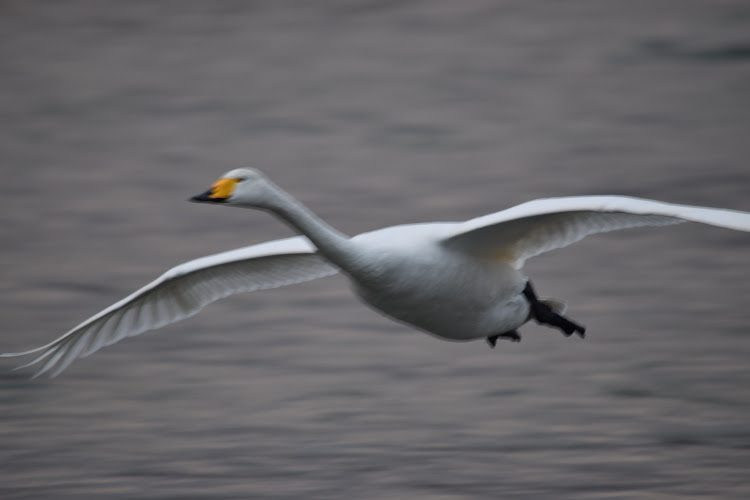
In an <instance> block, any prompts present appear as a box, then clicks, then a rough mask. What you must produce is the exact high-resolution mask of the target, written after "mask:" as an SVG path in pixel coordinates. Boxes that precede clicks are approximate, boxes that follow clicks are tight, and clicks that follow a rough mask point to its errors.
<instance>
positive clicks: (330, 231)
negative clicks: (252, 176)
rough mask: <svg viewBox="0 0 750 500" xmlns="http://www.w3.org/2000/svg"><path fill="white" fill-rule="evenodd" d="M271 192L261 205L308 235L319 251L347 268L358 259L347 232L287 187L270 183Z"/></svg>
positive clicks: (334, 262) (341, 266) (345, 269)
mask: <svg viewBox="0 0 750 500" xmlns="http://www.w3.org/2000/svg"><path fill="white" fill-rule="evenodd" d="M269 185H270V188H271V189H270V193H268V194H269V197H268V199H267V202H266V203H264V206H263V207H262V208H264V209H267V210H269V211H271V212H273V213H274V214H276V215H277V216H278V217H280V218H281V219H282V220H283V221H284V222H286V223H287V224H289V225H290V226H292V228H294V229H296V230H297V231H299V232H300V233H302V234H304V235H305V236H307V237H308V238H309V239H310V241H312V243H313V244H314V245H315V246H316V247H317V248H318V250H319V251H320V253H321V254H322V255H323V256H324V257H325V258H327V259H328V260H330V261H331V262H332V263H333V264H335V265H336V266H338V267H340V268H341V269H342V270H344V271H347V270H349V269H350V268H351V266H352V264H353V263H354V260H355V254H354V244H353V243H352V241H351V239H350V238H349V237H348V236H347V235H345V234H344V233H342V232H340V231H338V230H336V229H334V228H333V227H331V226H330V225H328V224H327V223H326V222H325V221H323V219H321V218H320V217H318V216H317V215H315V214H314V213H312V212H311V211H310V210H309V209H308V208H307V207H305V206H304V205H302V203H300V202H299V201H297V200H295V199H294V198H293V197H292V196H291V195H289V194H288V193H286V192H285V191H284V190H282V189H281V188H279V187H278V186H276V185H275V184H272V183H270V182H269Z"/></svg>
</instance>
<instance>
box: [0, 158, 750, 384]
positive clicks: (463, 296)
mask: <svg viewBox="0 0 750 500" xmlns="http://www.w3.org/2000/svg"><path fill="white" fill-rule="evenodd" d="M191 200H192V201H196V202H201V203H216V204H222V205H228V206H236V207H245V208H258V209H262V210H267V211H269V212H271V213H273V214H275V215H276V216H278V217H279V218H281V219H282V220H283V221H285V222H287V223H288V224H290V225H291V226H292V227H293V228H294V229H296V230H297V231H298V232H300V233H302V234H303V236H297V237H292V238H286V239H282V240H276V241H270V242H267V243H261V244H259V245H252V246H248V247H244V248H239V249H237V250H231V251H228V252H223V253H219V254H216V255H210V256H207V257H203V258H199V259H196V260H192V261H190V262H186V263H184V264H180V265H178V266H177V267H174V268H172V269H170V270H168V271H167V272H166V273H164V274H163V275H161V276H160V277H159V278H157V279H156V280H155V281H153V282H151V283H149V284H148V285H146V286H144V287H143V288H141V289H140V290H137V291H136V292H135V293H133V294H131V295H129V296H127V297H125V298H124V299H122V300H121V301H119V302H117V303H115V304H113V305H111V306H110V307H108V308H106V309H104V310H103V311H101V312H99V313H98V314H96V315H94V316H92V317H91V318H89V319H87V320H86V321H84V322H83V323H81V324H80V325H78V326H76V327H75V328H73V329H72V330H70V331H69V332H67V333H66V334H65V335H63V336H61V337H60V338H58V339H57V340H54V341H53V342H51V343H49V344H47V345H44V346H41V347H38V348H36V349H32V350H29V351H25V352H18V353H6V354H2V355H1V356H3V357H10V356H25V355H31V354H36V355H37V356H36V357H35V358H34V359H32V360H31V362H29V363H27V364H25V365H23V366H22V367H26V366H30V365H34V364H37V363H42V364H41V366H40V367H39V369H38V371H37V372H36V374H35V376H39V375H41V374H44V373H48V374H49V375H50V376H55V375H57V374H59V373H60V372H61V371H62V370H64V369H65V368H66V367H67V366H68V365H70V364H71V363H72V362H73V361H74V360H75V359H76V358H78V357H83V356H87V355H89V354H91V353H93V352H95V351H97V350H98V349H100V348H102V347H104V346H107V345H110V344H113V343H115V342H117V341H119V340H121V339H123V338H125V337H130V336H133V335H138V334H140V333H143V332H145V331H147V330H153V329H155V328H160V327H162V326H164V325H167V324H170V323H174V322H176V321H179V320H181V319H184V318H187V317H190V316H192V315H194V314H196V313H197V312H198V311H199V310H200V309H201V308H203V307H204V306H205V305H207V304H209V303H211V302H214V301H216V300H218V299H220V298H222V297H226V296H228V295H232V294H234V293H239V292H251V291H255V290H263V289H268V288H276V287H280V286H284V285H291V284H294V283H300V282H303V281H308V280H313V279H316V278H321V277H323V276H328V275H331V274H335V273H337V272H339V271H340V272H342V273H344V274H345V275H346V276H347V277H348V278H349V280H350V282H351V285H352V288H353V290H354V292H355V293H356V294H357V295H358V296H359V297H360V298H361V299H362V300H363V301H364V302H365V303H367V304H369V305H370V306H372V307H373V308H375V309H376V310H378V311H380V312H381V313H383V314H385V315H386V316H389V317H391V318H393V319H395V320H397V321H401V322H403V323H407V324H409V325H411V326H413V327H416V328H418V329H420V330H423V331H425V332H427V333H430V334H433V335H435V336H437V337H440V338H443V339H447V340H453V341H468V340H475V339H486V340H487V342H488V343H489V344H490V346H492V347H495V344H496V342H497V340H498V339H500V338H504V339H507V340H511V341H519V340H520V339H521V337H520V335H519V333H518V332H517V329H518V328H519V327H520V326H521V325H523V324H524V323H526V322H527V321H529V320H531V319H534V320H535V321H537V322H538V323H541V324H546V325H550V326H552V327H555V328H558V329H560V330H561V331H562V332H563V333H564V334H565V335H566V336H570V335H572V334H573V333H577V334H578V335H580V336H581V337H583V335H584V333H585V328H584V327H583V326H581V325H579V324H577V323H575V322H573V321H571V320H570V319H568V318H565V317H563V316H562V314H563V312H564V309H565V305H564V303H563V302H560V301H557V300H551V299H539V298H538V297H537V295H536V293H535V292H534V289H533V288H532V286H531V283H530V282H529V281H528V279H527V278H526V277H525V276H524V275H523V274H522V273H521V272H520V269H521V268H522V267H523V264H524V262H525V261H526V260H527V259H529V258H530V257H534V256H535V255H539V254H541V253H543V252H547V251H549V250H553V249H555V248H561V247H565V246H567V245H570V244H572V243H575V242H576V241H579V240H581V239H583V238H584V237H586V236H588V235H590V234H595V233H601V232H606V231H613V230H616V229H625V228H631V227H637V226H664V225H668V224H677V223H680V222H685V221H692V222H700V223H703V224H710V225H713V226H720V227H725V228H728V229H735V230H738V231H750V213H747V212H739V211H733V210H722V209H715V208H704V207H695V206H687V205H675V204H670V203H662V202H658V201H651V200H644V199H638V198H630V197H624V196H576V197H564V198H548V199H540V200H534V201H530V202H527V203H523V204H521V205H518V206H515V207H512V208H509V209H507V210H503V211H501V212H496V213H493V214H489V215H485V216H483V217H478V218H476V219H471V220H468V221H466V222H433V223H424V224H409V225H400V226H392V227H387V228H384V229H379V230H377V231H372V232H368V233H363V234H360V235H357V236H354V237H352V238H350V237H348V236H346V235H344V234H342V233H340V232H339V231H337V230H335V229H334V228H332V227H331V226H329V225H328V224H326V223H325V222H323V221H322V220H321V219H320V218H318V217H317V216H316V215H315V214H313V213H312V212H311V211H310V210H308V209H307V208H305V207H304V206H303V205H302V204H301V203H300V202H298V201H297V200H295V199H294V198H293V197H292V196H291V195H289V194H287V193H286V192H284V191H283V190H282V189H281V188H279V187H278V186H276V185H275V184H273V183H272V182H271V181H270V180H268V179H267V178H266V177H265V176H264V175H263V174H261V173H260V172H259V171H257V170H253V169H248V168H242V169H237V170H232V171H231V172H228V173H227V174H225V175H224V176H223V177H222V178H221V179H219V180H218V181H217V182H216V183H214V184H213V185H212V186H211V188H210V189H209V190H208V191H206V192H205V193H202V194H199V195H197V196H194V197H193V198H192V199H191ZM22 367H21V368H22Z"/></svg>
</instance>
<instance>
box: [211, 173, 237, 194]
mask: <svg viewBox="0 0 750 500" xmlns="http://www.w3.org/2000/svg"><path fill="white" fill-rule="evenodd" d="M238 182H240V179H228V178H223V179H219V180H218V181H216V182H214V184H213V185H212V186H211V194H209V195H208V197H209V198H220V199H226V198H229V197H230V196H232V193H233V192H234V186H236V185H237V183H238Z"/></svg>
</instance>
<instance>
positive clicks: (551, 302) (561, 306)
mask: <svg viewBox="0 0 750 500" xmlns="http://www.w3.org/2000/svg"><path fill="white" fill-rule="evenodd" d="M539 302H541V303H542V304H544V305H545V306H547V307H549V308H550V309H552V312H553V313H555V314H564V313H565V311H566V310H567V309H568V303H567V302H565V301H564V300H558V299H550V298H547V297H545V298H541V299H539Z"/></svg>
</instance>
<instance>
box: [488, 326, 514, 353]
mask: <svg viewBox="0 0 750 500" xmlns="http://www.w3.org/2000/svg"><path fill="white" fill-rule="evenodd" d="M501 338H502V339H508V340H510V341H511V342H520V341H521V334H520V333H518V332H517V331H516V330H511V331H509V332H505V333H498V334H497V335H493V336H491V337H487V343H488V344H489V345H490V347H492V348H493V349H494V348H495V345H497V339H501Z"/></svg>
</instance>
